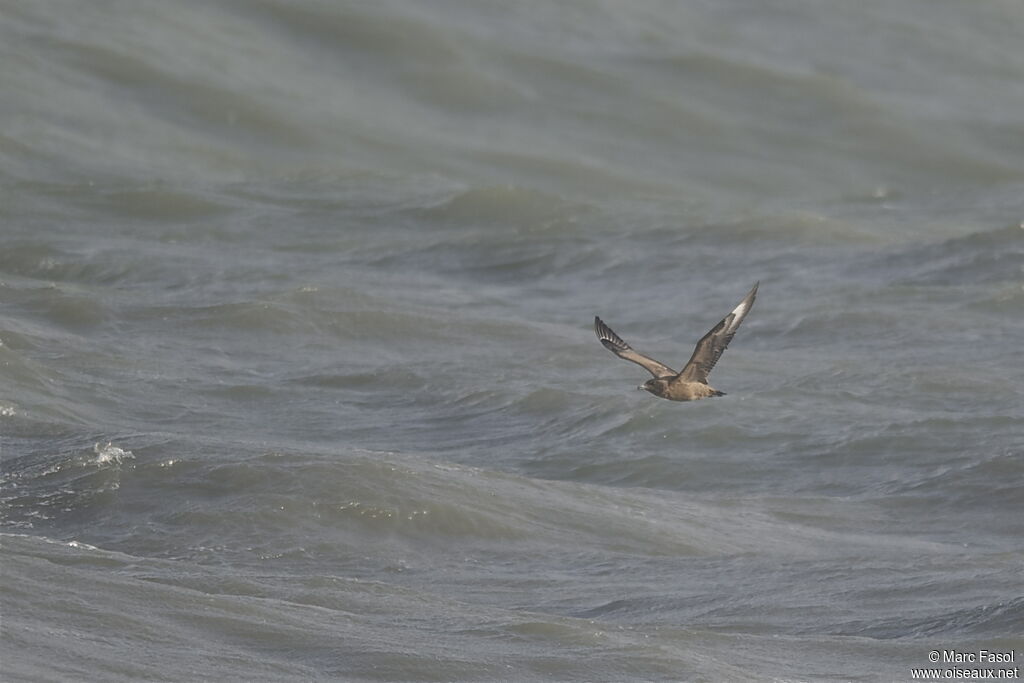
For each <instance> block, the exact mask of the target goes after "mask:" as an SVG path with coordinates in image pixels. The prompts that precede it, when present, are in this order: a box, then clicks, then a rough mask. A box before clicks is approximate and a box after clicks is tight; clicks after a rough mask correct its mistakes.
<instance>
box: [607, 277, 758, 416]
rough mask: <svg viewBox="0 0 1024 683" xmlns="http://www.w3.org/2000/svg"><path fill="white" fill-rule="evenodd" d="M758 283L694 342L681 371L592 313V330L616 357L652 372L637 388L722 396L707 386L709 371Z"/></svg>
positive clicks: (686, 396)
mask: <svg viewBox="0 0 1024 683" xmlns="http://www.w3.org/2000/svg"><path fill="white" fill-rule="evenodd" d="M759 284H761V283H760V282H758V283H756V284H755V285H754V287H753V289H751V290H750V292H749V293H748V294H747V295H746V296H745V297H743V301H741V302H740V303H739V305H738V306H737V307H736V308H734V309H732V312H731V313H730V314H729V315H727V316H725V317H724V318H722V321H721V322H720V323H718V324H717V325H715V326H714V327H712V328H711V331H710V332H708V333H707V334H705V335H704V337H703V338H702V339H701V340H700V341H699V342H697V348H695V349H694V350H693V355H692V356H690V361H689V362H688V363H687V364H686V365H685V366H684V367H683V370H682V372H676V371H675V370H673V369H672V368H670V367H669V366H667V365H665V364H663V363H659V362H658V361H656V360H654V359H653V358H651V357H649V356H645V355H643V354H642V353H637V352H636V351H634V350H633V348H632V347H631V346H630V345H629V344H627V343H626V342H624V341H622V338H621V337H619V335H617V334H615V333H614V332H612V328H610V327H608V326H607V325H605V324H604V321H603V320H601V319H600V318H598V317H596V316H595V317H594V332H595V333H597V338H598V339H600V340H601V343H602V344H604V347H605V348H606V349H608V350H609V351H611V352H612V353H614V354H615V355H616V356H618V357H619V358H622V359H624V360H628V361H631V362H633V363H636V364H637V365H639V366H641V367H642V368H643V369H645V370H647V372H649V373H651V374H652V375H654V379H649V380H647V381H646V382H644V384H643V385H642V386H640V387H637V388H638V389H646V390H647V391H649V392H651V393H652V394H654V395H655V396H660V397H661V398H667V399H669V400H670V401H696V400H697V399H700V398H708V397H710V396H723V395H724V394H725V392H722V391H718V390H717V389H713V388H712V387H710V386H708V374H709V373H710V372H711V369H712V368H714V367H715V363H717V362H718V359H719V358H721V356H722V352H723V351H725V347H727V346H728V345H729V342H731V341H732V338H733V335H735V334H736V330H738V329H739V327H740V323H741V322H743V319H744V318H746V317H747V313H750V309H751V307H752V306H753V305H754V297H755V296H757V286H758V285H759Z"/></svg>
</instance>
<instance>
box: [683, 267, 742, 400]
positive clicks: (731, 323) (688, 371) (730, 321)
mask: <svg viewBox="0 0 1024 683" xmlns="http://www.w3.org/2000/svg"><path fill="white" fill-rule="evenodd" d="M760 284H761V283H760V282H757V283H755V284H754V287H753V289H751V290H750V291H749V292H748V293H747V295H746V296H745V297H743V301H741V302H740V303H739V305H738V306H737V307H736V308H734V309H732V312H731V313H729V315H727V316H725V317H724V318H722V320H721V322H719V323H718V324H717V325H715V326H714V327H712V328H711V331H710V332H708V333H707V334H705V335H704V337H703V338H702V339H701V340H700V341H699V342H697V348H695V349H694V350H693V355H692V356H690V360H689V362H688V363H687V364H686V366H685V367H683V371H682V372H680V373H679V376H678V377H677V378H676V379H677V380H680V381H683V382H701V383H703V384H707V383H708V375H709V374H710V373H711V370H712V368H714V367H715V363H717V362H718V359H719V358H721V357H722V352H723V351H725V347H727V346H728V345H729V342H731V341H732V338H733V335H735V334H736V330H738V329H739V328H740V323H741V322H743V319H744V318H746V317H747V313H750V309H751V307H752V306H753V305H754V298H755V297H756V296H757V286H758V285H760Z"/></svg>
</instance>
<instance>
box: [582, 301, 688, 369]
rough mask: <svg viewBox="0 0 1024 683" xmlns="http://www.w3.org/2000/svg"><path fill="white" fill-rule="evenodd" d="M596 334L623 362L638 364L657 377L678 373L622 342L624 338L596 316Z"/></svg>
mask: <svg viewBox="0 0 1024 683" xmlns="http://www.w3.org/2000/svg"><path fill="white" fill-rule="evenodd" d="M594 332H595V333H596V334H597V338H598V339H600V340H601V343H602V344H604V347H605V348H606V349H608V350H609V351H611V352H612V353H614V354H615V355H616V356H618V357H619V358H622V359H623V360H628V361H631V362H633V363H636V364H637V365H639V366H640V367H642V368H643V369H644V370H646V371H647V372H649V373H651V374H652V375H654V376H655V377H671V376H673V375H675V374H676V371H675V370H673V369H672V368H670V367H669V366H667V365H664V364H662V363H659V362H658V361H656V360H654V359H653V358H650V357H648V356H645V355H643V354H642V353H637V352H636V351H634V350H633V347H631V346H630V345H629V344H627V343H626V342H624V341H622V338H621V337H619V335H617V334H615V333H614V332H612V328H610V327H608V326H607V325H605V324H604V321H603V320H601V319H600V318H598V317H597V316H594Z"/></svg>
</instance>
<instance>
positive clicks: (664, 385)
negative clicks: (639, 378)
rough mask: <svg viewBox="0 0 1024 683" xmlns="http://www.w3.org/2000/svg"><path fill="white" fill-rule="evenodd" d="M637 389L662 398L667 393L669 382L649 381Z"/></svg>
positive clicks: (663, 380) (662, 380) (660, 379)
mask: <svg viewBox="0 0 1024 683" xmlns="http://www.w3.org/2000/svg"><path fill="white" fill-rule="evenodd" d="M637 389H643V390H644V391H649V392H651V393H652V394H654V395H655V396H661V395H662V394H664V393H665V390H666V389H668V380H667V379H662V378H657V379H649V380H647V381H646V382H644V383H643V384H641V385H640V386H638V387H637Z"/></svg>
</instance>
